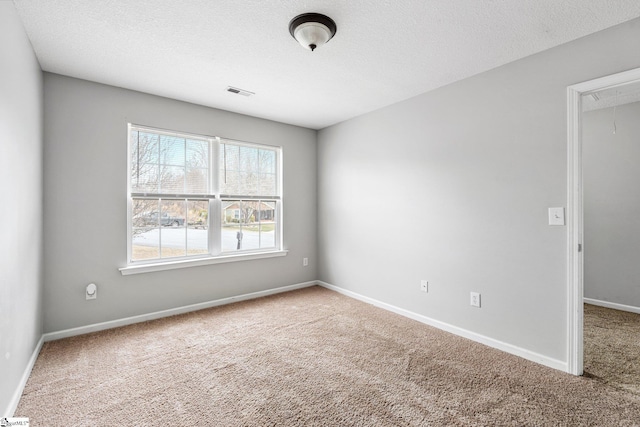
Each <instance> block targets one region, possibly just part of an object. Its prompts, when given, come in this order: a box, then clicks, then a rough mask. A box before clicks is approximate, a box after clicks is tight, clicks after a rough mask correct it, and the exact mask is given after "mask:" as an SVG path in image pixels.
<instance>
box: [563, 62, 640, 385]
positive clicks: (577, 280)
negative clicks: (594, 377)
mask: <svg viewBox="0 0 640 427" xmlns="http://www.w3.org/2000/svg"><path fill="white" fill-rule="evenodd" d="M634 82H640V68H636V69H634V70H629V71H624V72H622V73H617V74H612V75H610V76H606V77H601V78H598V79H594V80H589V81H586V82H582V83H578V84H575V85H571V86H569V87H567V327H568V328H567V372H569V373H570V374H573V375H582V373H583V361H584V360H583V357H584V341H583V316H584V313H583V310H584V255H583V254H584V251H583V250H581V247H582V245H583V244H584V240H583V235H584V224H583V215H584V211H583V208H584V207H583V191H582V185H583V182H582V167H583V165H582V95H588V94H589V93H592V92H597V91H600V90H603V89H609V88H614V87H616V86H623V85H625V84H628V83H634Z"/></svg>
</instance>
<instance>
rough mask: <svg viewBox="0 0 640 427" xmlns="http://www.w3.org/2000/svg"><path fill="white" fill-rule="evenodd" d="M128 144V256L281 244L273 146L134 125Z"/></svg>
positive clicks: (194, 253) (221, 251) (208, 252)
mask: <svg viewBox="0 0 640 427" xmlns="http://www.w3.org/2000/svg"><path fill="white" fill-rule="evenodd" d="M129 144H130V150H129V151H130V155H131V158H130V165H131V167H130V173H131V176H130V178H129V182H130V188H129V190H130V191H129V192H130V195H131V199H130V205H131V206H130V209H131V211H130V218H131V222H130V224H131V229H130V236H131V240H130V245H131V261H134V262H135V261H146V260H158V259H164V258H175V257H190V256H203V255H213V256H216V255H221V254H225V253H233V252H240V251H256V250H265V249H275V248H276V247H277V246H278V244H279V242H278V239H277V231H278V225H279V224H278V222H277V221H278V215H277V212H278V209H279V206H278V203H279V201H280V190H279V183H278V174H277V170H278V169H277V167H278V161H279V150H278V149H277V148H272V147H266V146H265V147H262V146H256V145H243V144H241V143H236V142H233V141H227V140H222V139H220V138H205V137H202V138H199V137H195V136H193V137H189V136H178V135H174V134H168V133H164V132H160V131H154V130H151V129H145V128H140V127H134V126H132V127H131V132H130V135H129ZM213 154H216V155H215V156H213ZM214 177H215V178H216V179H214ZM212 212H213V213H214V214H213V215H212ZM218 216H219V223H218V222H217V221H216V223H215V224H216V226H215V227H213V224H212V223H211V221H214V220H215V219H216V218H218ZM217 224H219V225H217Z"/></svg>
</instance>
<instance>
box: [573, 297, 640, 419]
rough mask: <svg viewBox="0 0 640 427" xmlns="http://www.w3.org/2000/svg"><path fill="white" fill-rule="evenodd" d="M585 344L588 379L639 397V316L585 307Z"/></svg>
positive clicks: (585, 370) (590, 306)
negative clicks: (590, 378)
mask: <svg viewBox="0 0 640 427" xmlns="http://www.w3.org/2000/svg"><path fill="white" fill-rule="evenodd" d="M584 344H585V346H584V372H585V375H586V376H590V377H592V378H594V379H596V380H598V381H602V382H605V383H607V384H608V385H609V386H611V387H615V388H619V389H622V390H626V391H628V392H630V393H634V394H636V395H638V396H640V314H635V313H629V312H625V311H618V310H612V309H610V308H603V307H598V306H595V305H590V304H585V305H584ZM639 424H640V420H639Z"/></svg>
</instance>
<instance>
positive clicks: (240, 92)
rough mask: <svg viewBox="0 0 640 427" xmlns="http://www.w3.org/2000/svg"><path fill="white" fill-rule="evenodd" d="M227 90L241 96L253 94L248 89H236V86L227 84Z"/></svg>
mask: <svg viewBox="0 0 640 427" xmlns="http://www.w3.org/2000/svg"><path fill="white" fill-rule="evenodd" d="M227 92H231V93H236V94H238V95H242V96H251V95H255V93H253V92H249V91H248V90H244V89H238V88H237V87H233V86H227Z"/></svg>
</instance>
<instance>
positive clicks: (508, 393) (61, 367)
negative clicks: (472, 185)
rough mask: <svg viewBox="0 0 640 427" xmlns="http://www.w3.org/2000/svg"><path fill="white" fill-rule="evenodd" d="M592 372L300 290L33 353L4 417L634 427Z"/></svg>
mask: <svg viewBox="0 0 640 427" xmlns="http://www.w3.org/2000/svg"><path fill="white" fill-rule="evenodd" d="M590 369H591V368H590ZM594 372H595V370H594ZM596 376H598V374H595V373H594V374H593V376H591V377H574V376H571V375H568V374H564V373H562V372H559V371H556V370H553V369H550V368H546V367H544V366H541V365H537V364H535V363H532V362H529V361H526V360H523V359H521V358H518V357H516V356H512V355H509V354H506V353H503V352H500V351H498V350H495V349H491V348H489V347H486V346H483V345H481V344H478V343H475V342H472V341H469V340H466V339H464V338H460V337H457V336H454V335H451V334H448V333H446V332H443V331H440V330H438V329H434V328H431V327H428V326H425V325H423V324H421V323H418V322H416V321H413V320H410V319H407V318H404V317H401V316H398V315H395V314H393V313H390V312H387V311H384V310H381V309H378V308H375V307H373V306H370V305H368V304H365V303H362V302H359V301H357V300H354V299H350V298H348V297H345V296H343V295H340V294H338V293H335V292H332V291H329V290H326V289H323V288H320V287H312V288H307V289H302V290H299V291H294V292H289V293H286V294H279V295H274V296H271V297H267V298H262V299H258V300H253V301H246V302H241V303H237V304H232V305H228V306H223V307H217V308H213V309H208V310H203V311H199V312H195V313H190V314H185V315H181V316H175V317H171V318H166V319H160V320H156V321H152V322H147V323H142V324H137V325H131V326H127V327H123V328H119V329H113V330H108V331H103V332H98V333H94V334H89V335H84V336H79V337H73V338H68V339H64V340H59V341H53V342H49V343H46V344H45V345H44V347H43V349H42V352H41V354H40V357H39V358H38V360H37V362H36V365H35V367H34V370H33V373H32V375H31V377H30V379H29V381H28V383H27V386H26V388H25V391H24V394H23V396H22V399H21V401H20V404H19V406H18V409H17V411H16V416H26V417H29V418H30V421H31V426H32V427H34V426H107V425H125V426H129V425H132V426H159V425H172V426H223V427H233V426H443V425H460V426H472V425H473V426H475V425H480V426H494V425H500V426H556V425H563V426H577V425H593V426H634V425H640V396H639V395H638V394H637V393H634V392H632V391H630V390H628V389H626V388H624V387H617V386H612V385H611V384H610V383H608V382H607V381H602V380H600V379H599V378H596Z"/></svg>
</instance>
